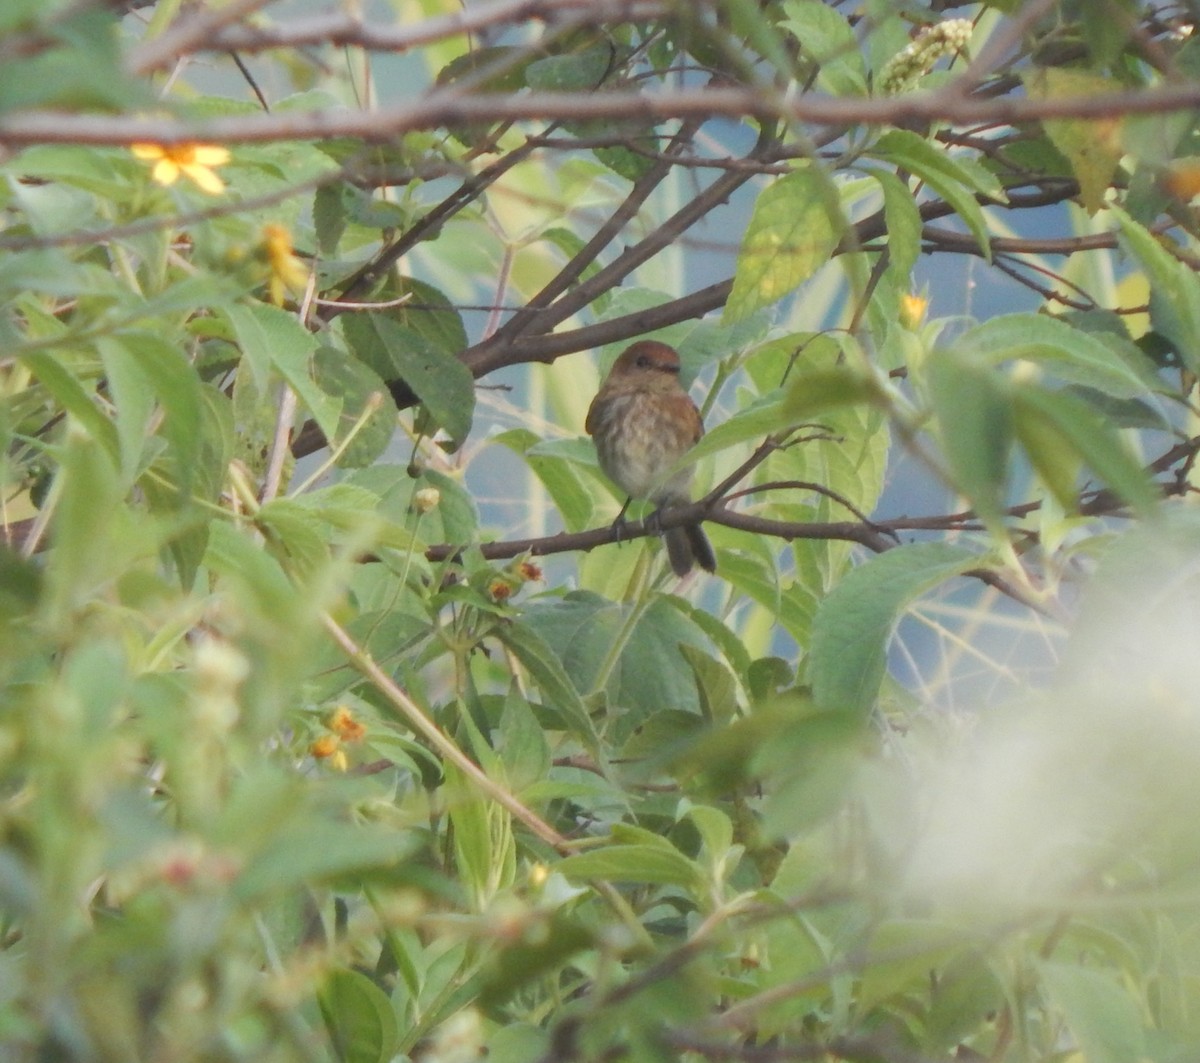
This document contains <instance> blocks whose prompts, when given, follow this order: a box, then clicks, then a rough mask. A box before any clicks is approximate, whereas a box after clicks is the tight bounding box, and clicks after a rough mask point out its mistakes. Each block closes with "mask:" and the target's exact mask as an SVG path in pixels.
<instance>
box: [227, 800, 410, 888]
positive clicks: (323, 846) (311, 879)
mask: <svg viewBox="0 0 1200 1063" xmlns="http://www.w3.org/2000/svg"><path fill="white" fill-rule="evenodd" d="M289 811H295V807H294V805H293V806H290V809H289ZM293 819H294V820H296V822H293V823H291V824H289V825H287V826H286V827H284V828H283V829H282V830H277V831H276V832H275V833H274V834H273V835H272V836H271V838H270V840H269V841H268V842H267V845H266V847H265V848H264V849H263V850H262V851H261V852H259V853H258V854H257V855H256V856H255V857H254V858H253V859H252V860H251V861H250V863H249V864H247V866H246V867H245V869H244V870H243V871H242V873H241V874H240V875H238V877H237V879H236V880H235V882H234V884H233V893H234V895H235V896H236V897H238V898H239V899H240V900H243V901H250V900H258V899H261V898H263V897H264V896H267V895H269V894H278V893H284V892H286V891H288V890H292V889H297V888H300V887H302V886H309V887H311V886H314V885H316V884H317V883H318V882H325V883H328V882H333V881H336V880H338V879H339V878H341V877H343V876H345V875H351V874H354V875H357V874H361V873H363V872H366V871H371V870H379V869H389V868H394V867H396V866H397V865H398V864H399V863H400V862H401V861H402V860H404V859H405V858H406V857H409V856H411V855H412V854H413V852H414V851H415V849H416V846H417V843H416V842H415V841H414V840H413V837H412V836H411V835H409V834H405V833H402V832H398V831H396V830H393V829H389V828H384V827H375V826H372V827H363V826H355V825H351V824H348V823H334V822H332V821H327V820H322V819H320V818H318V817H317V816H316V814H315V813H311V812H310V813H306V814H305V815H304V816H293Z"/></svg>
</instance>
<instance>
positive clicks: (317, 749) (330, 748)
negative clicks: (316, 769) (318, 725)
mask: <svg viewBox="0 0 1200 1063" xmlns="http://www.w3.org/2000/svg"><path fill="white" fill-rule="evenodd" d="M338 745H339V743H338V740H337V737H336V736H335V735H321V737H320V738H318V739H317V740H316V741H315V742H313V744H312V745H311V746H309V747H308V751H309V752H310V753H311V754H312V755H313V756H314V757H316V759H317V760H324V759H325V758H326V757H332V756H333V755H334V753H336V752H337V751H338Z"/></svg>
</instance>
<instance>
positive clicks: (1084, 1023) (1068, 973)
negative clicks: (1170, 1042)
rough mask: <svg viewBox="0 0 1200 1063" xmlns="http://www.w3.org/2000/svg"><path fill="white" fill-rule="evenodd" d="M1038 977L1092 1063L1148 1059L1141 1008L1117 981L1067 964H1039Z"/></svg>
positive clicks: (1105, 975) (1116, 1062) (1115, 1062)
mask: <svg viewBox="0 0 1200 1063" xmlns="http://www.w3.org/2000/svg"><path fill="white" fill-rule="evenodd" d="M1038 973H1039V974H1040V976H1041V982H1042V987H1043V989H1044V990H1045V992H1046V995H1047V997H1048V998H1049V1002H1050V1004H1051V1005H1052V1006H1053V1007H1055V1008H1057V1009H1058V1010H1059V1011H1060V1012H1061V1013H1062V1015H1063V1017H1064V1018H1065V1019H1066V1021H1067V1025H1068V1026H1069V1027H1070V1030H1071V1033H1072V1034H1074V1036H1075V1039H1076V1040H1077V1041H1078V1043H1079V1048H1080V1049H1081V1050H1082V1053H1083V1055H1084V1056H1085V1057H1086V1058H1087V1061H1088V1063H1129V1061H1130V1060H1141V1059H1145V1058H1147V1052H1146V1035H1145V1031H1144V1029H1143V1027H1142V1021H1141V1015H1140V1008H1139V1005H1138V1004H1137V1003H1136V1002H1135V1001H1134V1000H1133V999H1132V998H1131V997H1130V996H1129V994H1128V993H1126V992H1125V990H1123V989H1122V988H1121V986H1120V985H1119V984H1118V983H1117V982H1116V980H1115V979H1114V978H1113V977H1111V976H1110V975H1108V974H1106V973H1104V972H1101V971H1095V970H1090V969H1088V968H1086V967H1077V966H1074V965H1072V964H1065V963H1045V962H1043V963H1040V964H1038Z"/></svg>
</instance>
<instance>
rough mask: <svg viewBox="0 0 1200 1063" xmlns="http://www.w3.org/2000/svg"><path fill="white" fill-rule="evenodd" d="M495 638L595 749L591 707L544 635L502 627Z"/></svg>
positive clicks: (518, 626) (519, 626) (524, 626)
mask: <svg viewBox="0 0 1200 1063" xmlns="http://www.w3.org/2000/svg"><path fill="white" fill-rule="evenodd" d="M495 635H496V637H497V638H498V639H499V640H500V641H501V642H502V643H504V645H505V646H507V647H508V648H509V649H510V650H512V652H513V654H514V655H515V656H516V658H517V660H519V661H520V662H521V664H522V665H524V666H525V668H527V669H528V671H529V674H530V675H531V676H532V677H533V680H534V682H535V683H537V685H538V686H539V687H540V688H541V690H542V693H543V694H544V695H545V696H546V698H547V699H549V701H550V704H551V705H552V706H553V707H554V708H555V709H557V710H558V712H559V713H561V715H562V718H563V723H564V725H565V726H566V727H567V728H569V729H570V730H571V731H572V732H573V733H574V734H575V736H576V737H577V738H580V739H583V740H584V741H586V742H587V743H588V744H589V746H590V747H591V748H595V746H596V744H597V742H598V738H597V736H596V732H595V729H594V728H593V727H592V720H591V717H590V716H589V715H588V711H587V706H585V705H584V703H583V699H582V698H581V697H580V696H579V691H578V690H577V689H576V688H575V684H574V683H572V682H571V678H570V676H569V675H567V672H566V670H565V669H564V668H563V666H562V663H561V661H560V660H559V659H558V657H557V656H556V655H555V653H554V651H553V650H552V649H551V648H550V646H549V645H548V644H547V643H546V642H545V641H544V640H543V639H542V637H541V635H539V634H538V633H537V631H536V630H534V628H533V627H531V626H530V625H529V624H528V623H525V622H512V623H503V624H500V625H498V626H497V627H496V629H495Z"/></svg>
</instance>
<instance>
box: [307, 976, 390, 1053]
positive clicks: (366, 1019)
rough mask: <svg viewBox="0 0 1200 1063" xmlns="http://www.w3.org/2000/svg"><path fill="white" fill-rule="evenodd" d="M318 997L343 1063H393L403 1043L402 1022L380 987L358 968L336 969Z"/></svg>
mask: <svg viewBox="0 0 1200 1063" xmlns="http://www.w3.org/2000/svg"><path fill="white" fill-rule="evenodd" d="M317 999H318V1000H319V1001H320V1005H321V1016H322V1017H323V1018H324V1020H325V1028H326V1029H327V1030H328V1031H329V1038H330V1040H331V1041H332V1042H333V1046H334V1051H335V1052H336V1053H337V1058H338V1059H339V1060H340V1061H341V1063H389V1061H390V1060H391V1059H392V1057H393V1055H394V1054H395V1052H396V1047H397V1045H398V1044H399V1042H400V1025H399V1023H398V1021H397V1019H396V1013H395V1011H393V1009H392V1002H391V1001H390V1000H388V997H387V994H386V993H385V992H384V991H383V990H382V989H380V988H379V986H377V985H376V984H375V983H374V982H372V981H371V979H369V978H368V977H367V976H366V975H364V974H361V973H360V972H358V971H348V970H334V971H331V972H330V973H329V974H328V975H327V976H326V978H325V984H324V985H323V986H322V987H321V991H320V993H319V994H318V998H317Z"/></svg>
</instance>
